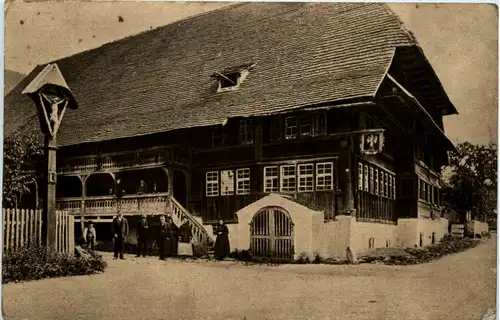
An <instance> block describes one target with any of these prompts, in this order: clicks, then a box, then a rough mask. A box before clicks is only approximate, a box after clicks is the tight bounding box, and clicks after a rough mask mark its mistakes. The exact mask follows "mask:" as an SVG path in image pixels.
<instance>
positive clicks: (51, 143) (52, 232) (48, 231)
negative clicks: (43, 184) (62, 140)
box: [42, 134, 57, 248]
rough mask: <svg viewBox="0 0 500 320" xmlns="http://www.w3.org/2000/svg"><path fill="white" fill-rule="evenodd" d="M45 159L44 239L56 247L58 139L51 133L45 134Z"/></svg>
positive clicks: (52, 246) (51, 246)
mask: <svg viewBox="0 0 500 320" xmlns="http://www.w3.org/2000/svg"><path fill="white" fill-rule="evenodd" d="M44 153H45V160H46V163H47V167H46V171H45V177H46V179H47V190H46V192H45V194H44V198H45V199H44V201H43V203H44V205H43V215H42V239H46V241H47V243H46V244H47V246H48V247H50V248H55V246H56V231H57V217H56V184H57V171H56V156H57V143H56V139H55V138H52V136H51V135H49V134H46V135H45V143H44Z"/></svg>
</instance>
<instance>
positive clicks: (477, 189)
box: [443, 142, 497, 221]
mask: <svg viewBox="0 0 500 320" xmlns="http://www.w3.org/2000/svg"><path fill="white" fill-rule="evenodd" d="M457 149H458V152H459V153H458V154H452V155H451V156H450V164H449V166H448V167H446V168H445V169H444V170H443V181H444V182H445V185H446V187H445V188H444V189H443V197H444V200H445V201H446V202H447V203H449V204H451V205H453V206H454V207H455V208H456V209H458V210H459V211H462V212H467V211H471V212H472V214H473V218H474V219H480V220H483V221H491V220H492V219H494V218H496V198H497V146H496V144H492V143H490V144H488V145H474V144H472V143H469V142H463V143H460V144H459V145H458V146H457Z"/></svg>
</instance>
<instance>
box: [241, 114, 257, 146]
mask: <svg viewBox="0 0 500 320" xmlns="http://www.w3.org/2000/svg"><path fill="white" fill-rule="evenodd" d="M253 134H254V130H253V123H252V120H249V119H244V120H241V121H240V143H241V144H252V143H253Z"/></svg>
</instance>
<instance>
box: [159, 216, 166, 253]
mask: <svg viewBox="0 0 500 320" xmlns="http://www.w3.org/2000/svg"><path fill="white" fill-rule="evenodd" d="M166 239H167V222H166V221H165V216H160V231H159V233H158V236H157V242H158V251H159V252H158V253H159V255H160V260H165V242H166Z"/></svg>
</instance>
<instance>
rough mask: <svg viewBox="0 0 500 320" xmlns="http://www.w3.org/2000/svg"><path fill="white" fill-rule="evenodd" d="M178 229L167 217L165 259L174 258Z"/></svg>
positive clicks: (170, 218)
mask: <svg viewBox="0 0 500 320" xmlns="http://www.w3.org/2000/svg"><path fill="white" fill-rule="evenodd" d="M178 233H179V228H177V226H176V225H175V224H174V221H173V220H172V217H170V216H169V217H167V238H166V242H165V249H166V254H167V257H175V256H176V255H177V247H178V245H179V244H178Z"/></svg>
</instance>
